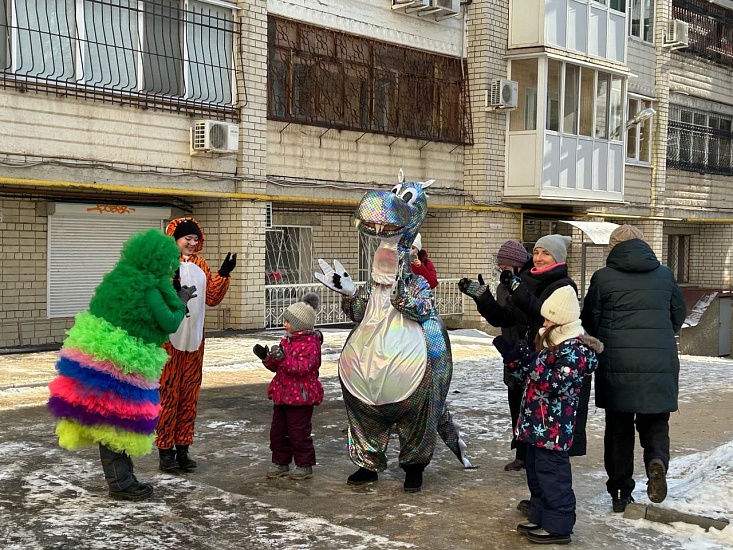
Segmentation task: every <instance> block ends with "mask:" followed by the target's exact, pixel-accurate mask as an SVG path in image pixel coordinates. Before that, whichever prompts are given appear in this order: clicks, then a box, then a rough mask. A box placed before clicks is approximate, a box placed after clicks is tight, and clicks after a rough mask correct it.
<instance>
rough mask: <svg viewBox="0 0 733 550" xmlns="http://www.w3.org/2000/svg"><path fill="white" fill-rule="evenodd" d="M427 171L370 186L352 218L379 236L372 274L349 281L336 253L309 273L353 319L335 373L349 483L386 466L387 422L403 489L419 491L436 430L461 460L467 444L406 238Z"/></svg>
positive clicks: (439, 328)
mask: <svg viewBox="0 0 733 550" xmlns="http://www.w3.org/2000/svg"><path fill="white" fill-rule="evenodd" d="M434 181H435V180H429V181H426V182H407V181H404V178H403V174H402V170H400V176H399V182H398V184H397V185H396V186H394V187H393V188H392V190H391V191H369V192H367V193H366V194H365V195H364V197H363V198H362V199H361V202H360V203H359V206H358V207H357V209H356V212H355V221H354V223H355V225H356V227H357V229H358V230H359V231H360V232H361V233H362V234H364V235H368V236H371V237H377V238H379V239H381V243H380V245H379V247H378V248H377V250H376V252H375V254H374V261H373V263H372V273H371V277H370V278H369V280H368V281H367V282H366V284H365V285H364V287H363V288H359V289H357V288H356V286H355V284H354V282H353V281H352V279H351V277H350V276H349V274H348V273H347V272H346V271H345V270H344V268H343V265H342V264H341V263H340V262H339V261H334V267H333V268H331V266H330V265H329V264H328V263H327V262H325V261H324V260H321V259H319V260H318V262H319V265H320V267H321V270H322V271H323V273H316V274H315V276H316V278H317V279H318V280H319V281H320V282H321V283H323V284H324V285H326V286H327V287H328V288H331V289H332V290H335V291H336V292H339V293H341V294H342V295H343V298H342V303H341V307H342V309H343V310H344V312H345V313H346V314H347V315H348V316H349V318H350V319H351V320H352V321H354V322H356V323H358V325H357V326H356V327H355V328H354V330H353V331H352V332H351V334H350V335H349V337H348V339H347V341H346V343H345V344H344V348H343V350H342V352H341V356H340V359H339V380H340V382H341V388H342V391H343V396H344V403H345V405H346V413H347V416H348V420H349V426H348V446H349V455H350V458H351V460H352V462H354V464H356V465H357V466H359V470H357V471H356V472H355V473H353V474H352V475H351V476H349V478H348V483H349V484H350V485H362V484H364V483H369V482H373V481H377V479H378V472H380V471H384V470H385V469H386V468H387V456H386V451H387V445H388V443H389V436H390V431H391V430H392V426H395V428H396V432H397V434H398V435H399V439H400V455H399V461H400V467H401V468H402V469H403V470H404V471H405V483H404V489H405V491H407V492H417V491H420V489H421V487H422V474H423V470H424V469H425V467H426V466H427V465H428V464H429V463H430V460H431V459H432V456H433V452H434V450H435V442H436V440H437V436H438V435H440V436H441V438H442V439H443V440H444V441H445V443H446V444H447V445H448V447H449V448H450V449H451V450H452V451H453V453H455V455H456V456H457V457H458V459H459V460H460V461H461V463H462V464H463V465H464V467H466V468H472V467H473V466H472V465H471V463H470V462H469V460H468V459H467V458H466V455H465V449H466V445H465V443H464V442H463V440H462V439H461V434H460V432H459V429H458V425H457V424H456V423H455V422H454V421H453V418H452V417H451V414H450V412H449V411H448V407H447V406H446V398H447V395H448V388H449V386H450V381H451V376H452V373H453V360H452V357H451V350H450V342H449V340H448V334H447V332H446V330H445V326H444V325H443V321H442V320H441V318H440V316H439V315H438V312H437V311H436V308H435V299H434V296H433V293H432V291H431V290H430V286H429V285H428V282H427V281H426V280H425V279H424V278H423V277H421V276H418V275H414V274H413V273H412V269H411V268H410V251H411V247H412V242H413V240H414V239H415V236H416V235H417V234H418V231H419V230H420V226H421V225H422V223H423V220H424V219H425V215H426V213H427V195H426V194H425V192H424V189H425V188H427V187H429V186H430V185H432V184H433V183H434Z"/></svg>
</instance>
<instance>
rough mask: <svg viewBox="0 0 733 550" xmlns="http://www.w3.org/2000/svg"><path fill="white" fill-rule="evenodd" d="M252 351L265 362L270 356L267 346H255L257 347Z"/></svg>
mask: <svg viewBox="0 0 733 550" xmlns="http://www.w3.org/2000/svg"><path fill="white" fill-rule="evenodd" d="M252 351H253V352H254V354H255V355H256V356H257V357H259V358H260V359H262V360H263V361H264V360H265V359H267V356H268V355H269V354H270V350H269V349H268V347H267V346H261V345H259V344H255V347H253V348H252Z"/></svg>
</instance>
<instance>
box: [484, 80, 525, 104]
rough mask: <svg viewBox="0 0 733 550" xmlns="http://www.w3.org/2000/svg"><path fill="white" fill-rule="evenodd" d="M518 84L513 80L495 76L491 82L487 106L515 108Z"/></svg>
mask: <svg viewBox="0 0 733 550" xmlns="http://www.w3.org/2000/svg"><path fill="white" fill-rule="evenodd" d="M518 97H519V85H518V84H517V82H515V81H514V80H508V79H506V78H497V79H496V80H494V81H492V82H491V91H490V93H489V98H488V99H489V101H488V105H487V107H488V108H490V109H516V108H517V99H518Z"/></svg>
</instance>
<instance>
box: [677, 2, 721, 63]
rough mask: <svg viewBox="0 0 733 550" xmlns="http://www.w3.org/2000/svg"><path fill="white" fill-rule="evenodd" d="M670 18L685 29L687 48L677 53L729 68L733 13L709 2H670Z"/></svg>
mask: <svg viewBox="0 0 733 550" xmlns="http://www.w3.org/2000/svg"><path fill="white" fill-rule="evenodd" d="M672 17H674V18H675V19H680V20H682V21H685V22H686V23H687V24H688V25H689V35H688V36H689V45H688V46H687V47H686V48H685V49H684V50H682V52H681V53H683V54H688V55H694V56H695V57H701V58H704V59H709V60H711V61H713V62H714V63H717V64H718V65H724V66H726V67H733V12H732V11H730V10H727V9H725V8H722V7H719V6H715V5H712V4H710V3H709V2H697V1H691V0H674V2H673V3H672Z"/></svg>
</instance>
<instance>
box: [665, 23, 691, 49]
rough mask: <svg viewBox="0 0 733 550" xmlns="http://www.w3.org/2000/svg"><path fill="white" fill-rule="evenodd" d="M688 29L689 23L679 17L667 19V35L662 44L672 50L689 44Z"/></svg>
mask: <svg viewBox="0 0 733 550" xmlns="http://www.w3.org/2000/svg"><path fill="white" fill-rule="evenodd" d="M689 29H690V25H689V24H688V23H687V22H685V21H680V20H679V19H672V20H670V21H667V33H666V34H667V36H666V38H665V41H664V46H665V47H667V48H672V49H673V50H677V49H679V48H686V47H687V46H689V44H690V39H689Z"/></svg>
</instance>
